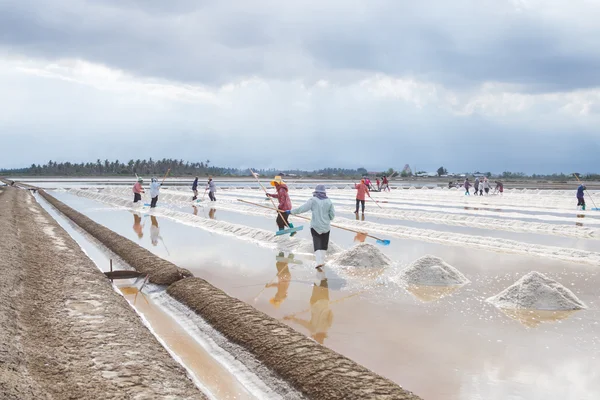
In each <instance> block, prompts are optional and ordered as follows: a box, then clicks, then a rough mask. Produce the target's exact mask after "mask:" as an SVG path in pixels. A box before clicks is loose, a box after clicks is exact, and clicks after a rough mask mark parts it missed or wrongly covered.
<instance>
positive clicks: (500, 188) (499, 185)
mask: <svg viewBox="0 0 600 400" xmlns="http://www.w3.org/2000/svg"><path fill="white" fill-rule="evenodd" d="M496 191H497V192H498V193H500V195H502V193H504V184H503V183H502V182H500V181H496Z"/></svg>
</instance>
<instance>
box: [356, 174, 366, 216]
mask: <svg viewBox="0 0 600 400" xmlns="http://www.w3.org/2000/svg"><path fill="white" fill-rule="evenodd" d="M354 188H355V189H356V211H354V214H358V206H359V205H361V204H362V213H363V214H364V213H365V200H366V198H365V196H367V195H369V187H368V186H367V183H366V182H365V180H364V179H362V180H361V181H360V183H359V184H355V185H354Z"/></svg>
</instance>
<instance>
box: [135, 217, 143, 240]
mask: <svg viewBox="0 0 600 400" xmlns="http://www.w3.org/2000/svg"><path fill="white" fill-rule="evenodd" d="M133 231H134V232H135V233H136V234H137V235H138V238H140V239H141V238H142V237H144V227H143V226H142V217H140V216H139V215H137V214H133Z"/></svg>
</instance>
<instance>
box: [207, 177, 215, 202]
mask: <svg viewBox="0 0 600 400" xmlns="http://www.w3.org/2000/svg"><path fill="white" fill-rule="evenodd" d="M206 189H207V190H208V197H209V198H210V201H217V198H216V197H215V193H217V185H215V181H213V178H212V176H209V177H208V186H207V187H206Z"/></svg>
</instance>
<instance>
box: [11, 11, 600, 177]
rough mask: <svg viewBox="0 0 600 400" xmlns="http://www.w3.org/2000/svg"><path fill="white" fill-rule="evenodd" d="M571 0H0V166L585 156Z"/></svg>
mask: <svg viewBox="0 0 600 400" xmlns="http://www.w3.org/2000/svg"><path fill="white" fill-rule="evenodd" d="M599 11H600V5H598V4H596V3H593V2H587V1H584V0H574V1H572V2H568V3H567V2H564V1H559V0H544V1H542V0H510V1H509V0H506V1H492V0H484V1H473V0H455V1H452V2H448V1H443V0H429V1H427V2H399V1H394V0H371V1H368V2H367V1H357V2H353V3H352V4H351V6H350V5H349V4H348V2H346V1H342V0H330V1H327V2H323V1H317V0H304V1H285V2H282V1H275V0H252V1H246V2H240V1H232V0H224V1H210V0H203V1H198V0H179V1H170V2H165V1H159V0H119V1H117V0H102V1H91V0H61V1H59V0H52V1H46V2H38V4H36V6H35V7H32V6H31V5H30V4H26V2H22V1H15V0H5V1H3V2H0V55H1V56H2V58H1V60H2V61H0V87H2V91H1V92H0V109H1V110H2V113H1V114H0V139H1V140H2V142H3V143H4V145H6V144H8V145H9V147H20V146H26V148H27V151H26V152H23V153H17V152H10V153H8V154H6V155H4V156H3V158H2V160H0V163H1V165H0V167H3V166H21V165H27V164H31V163H32V162H36V163H39V162H42V161H46V160H47V159H49V158H52V159H60V160H75V159H77V160H81V161H84V160H85V161H87V160H89V159H95V158H106V157H112V158H114V157H118V158H120V159H128V158H144V157H149V156H152V157H154V158H162V157H174V158H183V159H189V160H196V159H206V158H210V159H211V160H212V161H213V162H214V163H216V164H220V165H232V166H259V167H271V166H272V167H278V168H292V167H299V168H320V167H325V166H345V167H358V166H365V167H369V169H377V168H386V169H387V168H388V167H402V166H403V165H404V164H405V163H412V164H414V163H418V166H422V168H424V169H433V170H434V169H437V167H439V166H440V165H442V164H443V165H444V166H446V167H447V168H448V169H450V170H454V171H463V170H473V169H480V170H491V171H500V172H501V171H502V170H505V169H510V170H522V171H526V172H536V171H537V172H555V171H560V170H564V171H565V172H568V171H571V170H582V171H593V170H597V164H596V162H595V160H596V154H597V153H598V150H600V137H599V135H598V133H597V126H599V125H598V123H599V122H600V121H599V114H600V82H599V81H600V75H599V74H597V71H598V70H599V67H600V50H598V46H597V44H596V43H595V41H596V39H595V38H597V37H598V34H600V25H598V24H597V21H596V18H595V16H596V15H598V12H599Z"/></svg>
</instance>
